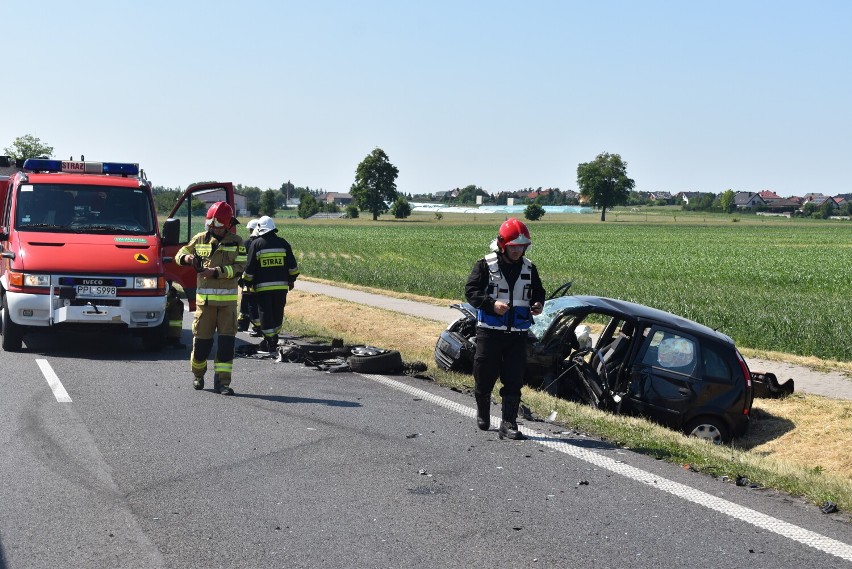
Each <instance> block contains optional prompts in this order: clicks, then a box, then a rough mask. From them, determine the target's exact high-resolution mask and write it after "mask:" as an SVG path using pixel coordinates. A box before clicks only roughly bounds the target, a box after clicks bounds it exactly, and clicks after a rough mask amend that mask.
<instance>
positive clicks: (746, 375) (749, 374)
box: [737, 350, 751, 415]
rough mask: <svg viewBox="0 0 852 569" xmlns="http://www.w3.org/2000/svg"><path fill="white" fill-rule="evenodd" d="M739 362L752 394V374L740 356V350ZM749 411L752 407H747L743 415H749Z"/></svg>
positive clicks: (748, 390)
mask: <svg viewBox="0 0 852 569" xmlns="http://www.w3.org/2000/svg"><path fill="white" fill-rule="evenodd" d="M737 360H738V361H739V362H740V369H741V370H742V372H743V378H745V384H746V391H747V392H748V393H751V372H750V371H749V369H748V365H746V363H745V360H744V359H743V357H742V356H741V355H740V352H739V350H737ZM749 411H751V405H746V406H745V408H743V415H748V414H749Z"/></svg>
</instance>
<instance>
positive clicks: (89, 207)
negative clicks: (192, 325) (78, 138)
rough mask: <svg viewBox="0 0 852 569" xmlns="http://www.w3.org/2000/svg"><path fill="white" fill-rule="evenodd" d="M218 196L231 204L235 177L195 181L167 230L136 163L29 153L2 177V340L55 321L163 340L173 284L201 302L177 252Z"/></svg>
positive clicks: (16, 344)
mask: <svg viewBox="0 0 852 569" xmlns="http://www.w3.org/2000/svg"><path fill="white" fill-rule="evenodd" d="M220 196H221V201H228V203H230V204H232V205H233V203H234V202H233V199H234V197H233V187H232V185H231V184H230V183H224V184H222V183H207V184H197V185H194V186H190V188H188V189H187V191H186V192H184V194H183V195H182V196H181V198H180V200H179V201H178V203H177V204H176V205H175V207H174V210H173V211H172V213H171V215H170V216H169V218H170V219H168V220H166V222H165V223H164V224H163V238H162V239H161V237H160V228H159V226H158V225H159V224H158V221H157V212H156V209H155V207H154V200H153V195H152V188H151V184H150V182H149V181H148V180H147V179H146V178H145V175H144V172H142V171H141V170H140V169H139V165H138V164H132V163H116V162H85V161H73V160H68V161H65V160H53V159H28V160H26V161H25V162H24V163H23V165H22V169H21V171H18V172H15V173H14V174H12V175H11V176H10V177H0V204H3V210H2V213H0V257H2V258H0V295H2V305H1V306H2V308H0V312H2V315H0V327H2V329H1V330H0V332H2V342H0V343H2V347H3V349H4V350H6V351H17V350H20V349H21V348H22V343H23V339H24V337H25V335H26V334H27V333H30V332H36V331H46V330H48V329H51V328H56V329H60V328H64V329H69V328H80V329H85V330H91V331H101V330H102V331H106V332H115V331H129V332H131V333H133V334H135V335H138V336H141V338H142V341H143V344H144V345H145V347H146V348H148V349H159V348H160V347H162V345H163V343H164V342H165V336H166V327H167V321H165V319H164V316H165V306H166V298H167V292H168V288H169V286H171V285H172V284H175V283H176V284H178V285H180V288H183V290H184V291H185V294H186V297H187V298H188V300H189V304H190V308H191V309H194V305H195V294H194V293H195V282H196V275H195V272H194V270H193V269H192V268H191V267H181V266H178V265H177V264H176V263H174V262H172V261H173V256H174V254H175V253H176V252H177V250H178V248H179V247H180V246H181V245H182V244H183V243H186V242H187V241H188V240H189V238H190V237H191V235H192V232H193V231H199V230H200V227H203V221H204V215H205V212H204V211H199V210H200V209H204V205H205V204H206V203H209V201H208V200H210V199H215V198H219V197H220ZM193 198H195V199H193ZM198 198H204V199H203V201H202V200H199V199H198ZM205 211H206V210H205ZM182 219H185V229H186V231H185V232H182V231H181V220H182ZM194 222H195V223H194Z"/></svg>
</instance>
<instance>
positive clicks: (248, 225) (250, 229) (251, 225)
mask: <svg viewBox="0 0 852 569" xmlns="http://www.w3.org/2000/svg"><path fill="white" fill-rule="evenodd" d="M255 227H257V219H250V220H249V222H248V223H246V229H248V232H249V235H251V234H252V232H253V231H254V228H255Z"/></svg>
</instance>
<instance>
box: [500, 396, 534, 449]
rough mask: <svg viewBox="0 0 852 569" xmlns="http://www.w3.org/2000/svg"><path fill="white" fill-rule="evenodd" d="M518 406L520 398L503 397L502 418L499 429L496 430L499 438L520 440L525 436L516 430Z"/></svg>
mask: <svg viewBox="0 0 852 569" xmlns="http://www.w3.org/2000/svg"><path fill="white" fill-rule="evenodd" d="M520 406H521V400H520V399H511V398H506V397H504V398H503V420H502V421H500V430H499V432H498V436H499V437H500V438H501V439H511V440H514V441H522V440H524V439H526V438H527V437H526V435H524V434H523V433H522V432H521V431H519V430H518V423H517V421H518V407H520Z"/></svg>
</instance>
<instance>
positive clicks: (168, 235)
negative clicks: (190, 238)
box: [163, 217, 180, 245]
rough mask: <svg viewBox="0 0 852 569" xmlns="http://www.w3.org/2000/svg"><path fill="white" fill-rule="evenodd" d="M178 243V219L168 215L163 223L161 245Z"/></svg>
mask: <svg viewBox="0 0 852 569" xmlns="http://www.w3.org/2000/svg"><path fill="white" fill-rule="evenodd" d="M178 243H180V219H178V218H176V217H170V218H168V219H167V220H166V221H165V223H163V245H177V244H178Z"/></svg>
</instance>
